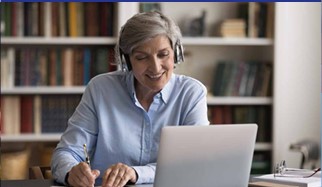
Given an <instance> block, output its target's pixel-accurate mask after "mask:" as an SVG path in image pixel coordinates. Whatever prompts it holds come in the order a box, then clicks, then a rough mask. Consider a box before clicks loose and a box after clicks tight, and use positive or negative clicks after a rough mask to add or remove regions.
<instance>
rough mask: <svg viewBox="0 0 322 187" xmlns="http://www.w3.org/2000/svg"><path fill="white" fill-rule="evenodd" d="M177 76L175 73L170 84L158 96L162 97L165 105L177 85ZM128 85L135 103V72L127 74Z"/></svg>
mask: <svg viewBox="0 0 322 187" xmlns="http://www.w3.org/2000/svg"><path fill="white" fill-rule="evenodd" d="M175 76H176V75H175V74H174V73H173V74H172V76H171V78H170V80H169V82H168V83H167V84H166V85H165V86H164V88H163V89H162V90H161V91H160V92H159V93H158V94H157V95H156V97H161V99H162V101H163V102H164V103H167V102H168V100H169V98H170V94H171V90H172V89H173V87H174V83H175ZM126 85H127V89H128V90H129V93H130V95H131V97H132V99H133V101H135V95H136V93H135V88H134V75H133V72H132V71H130V72H127V74H126Z"/></svg>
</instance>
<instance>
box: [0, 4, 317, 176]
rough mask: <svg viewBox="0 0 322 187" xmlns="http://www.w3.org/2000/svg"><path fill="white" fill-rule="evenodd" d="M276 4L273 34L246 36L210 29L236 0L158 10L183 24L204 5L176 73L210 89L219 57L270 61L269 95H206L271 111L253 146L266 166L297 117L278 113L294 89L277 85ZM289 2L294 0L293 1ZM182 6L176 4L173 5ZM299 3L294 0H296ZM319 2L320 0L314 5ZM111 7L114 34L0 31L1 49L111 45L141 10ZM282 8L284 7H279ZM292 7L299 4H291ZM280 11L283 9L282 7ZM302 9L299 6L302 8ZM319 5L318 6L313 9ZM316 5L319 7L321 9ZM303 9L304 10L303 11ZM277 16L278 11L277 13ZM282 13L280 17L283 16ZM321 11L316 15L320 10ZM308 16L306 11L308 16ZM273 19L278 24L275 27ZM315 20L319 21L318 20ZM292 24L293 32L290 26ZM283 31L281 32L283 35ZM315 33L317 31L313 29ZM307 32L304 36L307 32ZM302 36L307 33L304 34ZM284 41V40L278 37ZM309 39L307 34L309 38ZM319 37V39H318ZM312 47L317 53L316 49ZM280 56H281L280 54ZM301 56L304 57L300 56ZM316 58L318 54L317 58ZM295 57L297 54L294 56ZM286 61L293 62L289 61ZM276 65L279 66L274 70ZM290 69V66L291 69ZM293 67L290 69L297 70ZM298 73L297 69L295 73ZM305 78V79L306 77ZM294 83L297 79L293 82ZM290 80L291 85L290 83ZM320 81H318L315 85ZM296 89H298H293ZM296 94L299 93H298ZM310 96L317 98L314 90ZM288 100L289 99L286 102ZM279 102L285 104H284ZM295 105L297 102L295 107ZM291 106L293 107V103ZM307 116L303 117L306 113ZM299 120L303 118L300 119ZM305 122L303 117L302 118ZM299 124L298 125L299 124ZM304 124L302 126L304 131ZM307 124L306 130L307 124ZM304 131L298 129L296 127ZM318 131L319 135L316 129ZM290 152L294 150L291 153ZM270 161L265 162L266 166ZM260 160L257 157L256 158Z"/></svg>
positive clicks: (70, 91)
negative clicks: (199, 31) (200, 25)
mask: <svg viewBox="0 0 322 187" xmlns="http://www.w3.org/2000/svg"><path fill="white" fill-rule="evenodd" d="M273 4H274V7H275V12H274V13H273V14H272V15H271V16H272V17H273V18H275V19H277V20H275V24H274V27H273V28H274V32H273V34H274V35H275V36H274V37H265V38H258V37H245V38H223V37H220V36H219V35H218V34H216V33H214V32H215V30H216V29H215V28H218V25H219V23H221V21H222V20H224V19H226V18H235V17H237V16H238V15H237V12H238V2H228V3H226V2H220V3H219V2H216V3H214V2H203V3H193V2H184V3H183V2H181V3H180V2H163V3H161V8H162V12H164V13H165V14H167V15H170V16H171V17H172V18H173V19H174V20H175V21H176V22H177V23H179V25H182V24H185V19H193V18H195V17H198V16H200V14H201V12H202V10H206V12H207V14H206V20H205V25H206V28H205V35H204V36H193V37H192V36H184V37H183V41H182V43H183V45H184V48H185V58H186V61H185V62H184V63H182V64H179V65H178V66H177V68H176V70H175V71H176V73H181V74H186V75H189V76H192V77H194V78H196V79H198V80H200V81H201V82H203V83H204V84H205V85H206V87H207V88H208V90H211V88H212V86H213V81H214V80H213V79H214V72H215V68H216V65H217V64H218V62H219V61H221V60H230V61H251V60H256V61H259V62H269V63H271V65H272V68H273V73H272V81H273V84H272V91H271V94H270V95H267V96H261V97H259V96H213V95H212V94H211V92H210V91H209V95H208V97H207V100H208V105H209V108H210V109H211V108H212V107H216V106H226V107H231V108H235V107H250V108H256V107H264V108H267V109H266V110H267V111H269V113H270V114H269V121H270V122H269V132H268V136H269V141H265V142H257V143H256V146H255V152H258V153H259V154H258V155H256V158H258V159H259V160H263V159H264V160H268V162H264V164H266V166H265V167H266V168H267V167H268V168H269V170H270V169H271V168H272V167H273V165H274V163H276V162H277V161H279V160H281V159H285V155H287V156H290V154H289V153H288V152H287V151H288V148H287V146H288V145H286V144H289V143H290V142H293V141H295V140H294V139H292V138H291V137H289V136H287V137H288V139H287V140H286V139H285V138H284V137H285V133H287V134H292V133H289V130H287V129H292V126H291V125H285V124H289V123H290V122H292V123H297V122H296V121H294V120H293V119H292V116H291V115H288V118H286V117H283V116H281V114H282V113H283V111H281V109H284V110H285V111H287V110H288V109H287V108H285V105H287V104H290V102H291V101H289V100H288V98H287V97H286V96H284V95H283V94H282V92H285V93H288V89H292V88H290V87H289V86H287V85H283V86H281V85H280V82H283V81H285V80H287V78H285V77H284V76H283V75H284V72H287V70H286V69H283V72H281V70H280V68H281V66H283V64H285V61H287V60H285V57H284V56H283V55H281V54H280V53H279V52H278V51H277V50H282V49H281V46H283V44H282V43H283V42H284V41H283V40H281V38H279V37H284V38H287V37H285V34H284V32H285V31H284V30H287V29H285V28H284V27H286V26H284V27H282V26H280V25H283V24H286V23H287V20H288V19H290V18H287V19H285V17H287V15H288V12H287V11H286V13H285V8H289V7H288V6H289V4H288V3H286V4H283V3H273ZM49 5H50V3H46V6H49ZM292 5H293V4H292ZM178 6H179V7H180V9H178V8H176V7H178ZM294 6H298V5H294ZM307 6H308V8H310V9H314V7H311V4H310V5H307ZM317 7H319V6H317ZM113 8H114V13H113V14H114V16H113V25H114V26H113V27H114V28H113V35H112V36H86V37H66V36H63V37H62V36H59V37H58V36H57V37H56V36H55V37H53V36H50V35H44V36H28V37H23V36H20V37H10V36H2V37H1V51H2V50H3V49H8V48H14V49H15V48H17V49H23V48H29V47H31V48H37V47H38V48H65V47H79V48H84V47H89V48H99V47H110V48H112V47H113V46H114V44H115V43H116V41H117V37H116V36H117V33H118V30H119V29H120V27H121V25H123V24H124V23H125V21H126V20H127V19H128V18H129V17H131V16H132V15H133V14H135V13H137V12H139V3H136V2H127V3H125V2H118V3H113ZM283 8H284V9H283ZM293 8H294V9H296V8H298V7H293ZM283 11H284V13H283V14H282V13H281V12H283ZM302 11H303V10H302ZM313 11H318V10H313ZM319 11H320V10H319ZM303 12H305V11H303ZM48 16H49V15H48V13H46V15H45V17H46V18H45V19H49V18H48ZM279 16H280V17H279ZM283 16H284V17H283ZM293 16H294V19H295V20H296V16H295V15H294V14H293ZM318 17H319V16H318ZM307 19H309V16H308V18H307ZM277 24H278V25H279V27H277ZM319 24H320V22H318V24H317V25H319ZM45 26H46V27H50V24H48V23H47V24H46V25H45ZM294 30H296V26H294ZM294 30H293V31H292V32H294ZM282 34H284V35H282ZM313 34H316V33H313ZM307 37H308V36H307ZM303 40H305V39H303ZM282 41H283V42H282ZM310 41H311V40H310ZM319 41H320V40H319ZM284 48H285V49H286V48H287V47H285V46H284ZM284 52H285V54H286V55H292V54H291V53H290V52H288V51H285V50H284ZM316 53H321V50H320V51H317V52H316ZM307 56H309V55H307ZM282 57H283V58H284V59H283V58H282ZM302 58H303V57H302ZM317 59H320V58H317ZM293 60H294V61H296V59H293ZM287 63H291V62H288V61H287ZM297 68H298V69H297V70H292V72H291V73H294V72H297V71H300V70H301V68H300V67H297ZM316 69H320V68H319V67H317V68H314V70H316ZM276 70H280V71H277V72H276ZM293 71H294V72H293ZM295 74H296V73H294V75H295ZM296 75H297V76H300V77H301V75H299V74H296ZM305 80H306V79H305ZM294 84H295V83H294ZM294 84H293V85H294ZM318 86H319V85H317V87H318ZM84 89H85V86H84V85H73V86H61V85H58V86H57V85H56V86H48V85H41V86H21V87H20V86H11V87H10V86H9V87H3V86H2V87H1V94H2V97H6V96H17V97H19V96H26V95H27V96H28V95H31V96H35V97H46V96H49V95H81V94H82V93H83V91H84ZM296 91H298V90H296ZM301 93H302V94H305V93H306V92H305V91H301ZM298 97H300V96H298ZM298 97H297V99H292V102H293V103H294V104H293V105H292V106H297V105H296V104H297V103H299V102H298ZM312 98H315V97H314V96H312ZM285 101H289V102H285ZM281 103H283V104H285V105H282V104H281ZM306 103H311V104H312V101H307V102H303V103H300V105H299V106H303V108H307V107H305V105H306ZM294 108H297V107H294ZM294 110H295V109H294ZM307 111H312V112H313V113H314V114H315V113H316V112H315V111H318V109H317V108H316V107H312V108H310V109H307ZM295 113H296V114H297V115H298V116H300V113H301V112H299V111H296V112H295ZM313 118H314V119H318V117H316V114H315V117H313ZM305 119H307V117H305ZM301 121H302V120H301ZM307 121H309V122H310V123H309V124H314V123H316V121H312V119H307ZM302 122H303V121H302ZM299 126H301V125H299ZM310 127H312V128H306V127H302V128H301V127H299V128H297V130H296V132H297V135H298V136H299V137H303V138H305V137H307V136H308V135H311V134H313V135H314V137H320V134H319V130H318V128H317V127H316V126H313V125H312V126H310ZM303 129H305V131H303ZM308 129H310V130H308ZM301 131H303V132H305V133H304V134H301V133H300V132H301ZM317 133H318V135H317ZM59 138H60V133H46V134H43V133H31V134H30V133H26V134H12V135H11V134H6V133H5V134H1V142H2V143H9V144H11V143H14V144H21V143H39V142H40V143H47V142H58V141H59ZM280 141H283V142H285V145H284V144H283V145H281V143H280ZM291 156H294V155H291ZM267 163H268V166H267ZM289 163H291V164H292V163H293V165H294V167H296V164H295V163H296V158H295V159H293V161H291V162H289ZM257 164H259V165H260V164H261V163H257Z"/></svg>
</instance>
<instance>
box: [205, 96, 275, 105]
mask: <svg viewBox="0 0 322 187" xmlns="http://www.w3.org/2000/svg"><path fill="white" fill-rule="evenodd" d="M207 103H208V105H271V104H273V99H272V98H271V97H214V96H208V97H207Z"/></svg>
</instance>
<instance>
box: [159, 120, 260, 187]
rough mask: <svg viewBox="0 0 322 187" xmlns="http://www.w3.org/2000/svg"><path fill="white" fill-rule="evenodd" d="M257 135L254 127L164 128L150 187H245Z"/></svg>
mask: <svg viewBox="0 0 322 187" xmlns="http://www.w3.org/2000/svg"><path fill="white" fill-rule="evenodd" d="M256 134H257V125H256V124H229V125H228V124H225V125H209V126H169V127H164V128H163V129H162V132H161V140H160V147H159V154H158V159H157V167H156V176H155V183H154V185H153V186H154V187H170V186H175V187H197V186H198V187H209V186H219V187H222V186H238V187H242V186H245V187H246V186H248V182H249V176H250V169H251V163H252V158H253V153H254V147H255V141H256Z"/></svg>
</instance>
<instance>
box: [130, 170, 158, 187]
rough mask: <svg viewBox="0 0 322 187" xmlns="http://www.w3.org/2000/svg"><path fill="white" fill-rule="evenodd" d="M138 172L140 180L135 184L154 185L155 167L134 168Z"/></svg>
mask: <svg viewBox="0 0 322 187" xmlns="http://www.w3.org/2000/svg"><path fill="white" fill-rule="evenodd" d="M132 168H133V169H134V170H135V171H136V173H137V176H138V179H137V181H136V183H135V184H144V183H153V182H154V175H155V167H154V166H132Z"/></svg>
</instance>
